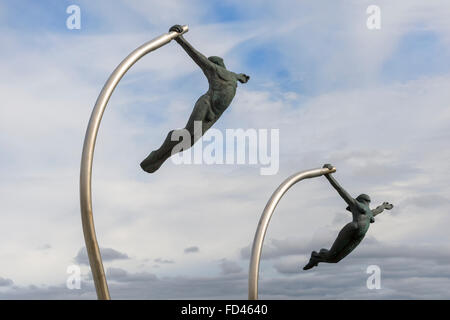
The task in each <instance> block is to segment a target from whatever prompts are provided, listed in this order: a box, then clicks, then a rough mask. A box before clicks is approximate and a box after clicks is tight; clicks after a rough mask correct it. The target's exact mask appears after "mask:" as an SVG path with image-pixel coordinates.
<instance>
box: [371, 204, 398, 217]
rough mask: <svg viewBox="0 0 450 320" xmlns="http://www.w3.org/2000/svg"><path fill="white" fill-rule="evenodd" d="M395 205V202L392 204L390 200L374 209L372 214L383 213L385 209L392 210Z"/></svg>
mask: <svg viewBox="0 0 450 320" xmlns="http://www.w3.org/2000/svg"><path fill="white" fill-rule="evenodd" d="M393 207H394V205H393V204H390V203H389V202H383V204H381V205H379V206H378V207H376V208H375V209H373V210H372V214H373V216H374V217H375V216H376V215H379V214H380V213H382V212H383V211H384V210H391V209H392V208H393Z"/></svg>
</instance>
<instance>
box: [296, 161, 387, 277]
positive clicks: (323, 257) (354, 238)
mask: <svg viewBox="0 0 450 320" xmlns="http://www.w3.org/2000/svg"><path fill="white" fill-rule="evenodd" d="M323 167H324V168H329V169H331V168H333V166H332V165H330V164H325V165H324V166H323ZM325 177H326V178H327V179H328V181H330V183H331V185H332V186H333V187H334V188H335V189H336V191H337V192H338V193H339V195H340V196H341V197H342V198H343V199H344V201H345V202H346V203H347V204H348V207H347V210H348V211H350V212H351V213H352V215H353V221H352V222H350V223H347V224H346V225H345V226H344V227H343V228H342V230H341V231H340V232H339V235H338V237H337V238H336V240H335V241H334V243H333V245H332V246H331V248H330V249H329V250H328V249H320V251H319V252H316V251H313V252H312V253H311V258H310V259H309V262H308V264H307V265H306V266H305V267H304V268H303V270H308V269H311V268H313V267H316V266H317V265H318V264H319V263H320V262H327V263H337V262H339V261H341V260H342V259H343V258H345V257H346V256H347V255H348V254H349V253H350V252H352V251H353V250H354V249H355V248H356V247H357V246H358V245H359V243H360V242H361V241H362V239H363V238H364V236H365V235H366V232H367V230H369V226H370V224H371V223H373V222H375V218H374V217H375V216H376V215H378V214H380V213H382V212H383V211H384V210H391V209H392V208H393V207H394V206H393V205H392V204H390V203H388V202H384V203H383V204H381V205H379V206H378V207H376V208H375V209H373V210H371V209H370V208H369V204H370V197H369V196H368V195H367V194H360V195H359V196H358V197H356V199H354V198H352V197H351V196H350V194H349V193H348V192H347V191H345V190H344V188H342V187H341V186H340V185H339V184H338V182H337V181H336V180H335V179H334V178H333V176H332V175H331V174H325Z"/></svg>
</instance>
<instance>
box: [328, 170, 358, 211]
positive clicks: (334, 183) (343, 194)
mask: <svg viewBox="0 0 450 320" xmlns="http://www.w3.org/2000/svg"><path fill="white" fill-rule="evenodd" d="M323 167H324V168H329V169H331V168H333V166H332V165H330V164H326V165H324V166H323ZM325 178H327V180H328V181H329V182H330V184H331V185H332V186H333V188H335V189H336V191H337V192H338V193H339V195H340V196H341V197H342V199H344V201H345V202H347V204H348V205H349V206H353V205H355V199H353V197H352V196H351V195H350V194H349V193H348V192H347V191H345V189H344V188H342V187H341V185H340V184H339V183H338V182H337V181H336V179H334V177H333V176H332V175H331V173H328V174H326V175H325Z"/></svg>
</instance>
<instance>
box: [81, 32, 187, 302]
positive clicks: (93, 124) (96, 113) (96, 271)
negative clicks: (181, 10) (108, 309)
mask: <svg viewBox="0 0 450 320" xmlns="http://www.w3.org/2000/svg"><path fill="white" fill-rule="evenodd" d="M187 31H188V26H183V32H182V33H177V32H175V31H172V32H169V33H165V34H163V35H161V36H159V37H157V38H155V39H153V40H150V41H149V42H146V43H144V44H143V45H142V46H140V47H139V48H137V49H136V50H134V51H133V52H131V53H130V54H129V55H128V56H127V57H126V58H125V59H124V60H123V61H122V62H121V63H120V64H119V65H118V66H117V68H116V69H115V70H114V71H113V73H112V74H111V75H110V76H109V78H108V81H106V83H105V85H104V86H103V89H102V91H101V92H100V95H99V96H98V98H97V101H96V102H95V106H94V110H93V111H92V114H91V118H90V120H89V124H88V128H87V130H86V136H85V138H84V144H83V154H82V157H81V169H80V205H81V221H82V224H83V233H84V240H85V242H86V249H87V254H88V257H89V263H90V265H91V271H92V276H93V279H94V283H95V290H96V291H97V297H98V299H100V300H109V299H110V295H109V290H108V284H107V282H106V277H105V271H104V269H103V263H102V257H101V254H100V250H99V247H98V243H97V236H96V235H95V228H94V218H93V215H92V191H91V180H92V160H93V158H94V148H95V141H96V139H97V133H98V129H99V126H100V121H101V120H102V116H103V112H104V111H105V108H106V105H107V103H108V101H109V98H110V97H111V94H112V93H113V91H114V88H115V87H116V86H117V84H118V83H119V81H120V79H122V77H123V75H124V74H125V73H126V72H127V71H128V69H130V68H131V66H132V65H133V64H135V63H136V62H137V61H138V60H139V59H140V58H142V57H143V56H145V55H146V54H147V53H149V52H151V51H153V50H156V49H158V48H160V47H162V46H163V45H165V44H167V43H169V42H170V41H171V40H173V39H175V38H176V37H178V36H179V35H180V34H183V33H185V32H187Z"/></svg>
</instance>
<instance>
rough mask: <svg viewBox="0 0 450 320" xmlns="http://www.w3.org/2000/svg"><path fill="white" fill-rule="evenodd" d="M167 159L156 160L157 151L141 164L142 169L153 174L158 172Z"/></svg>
mask: <svg viewBox="0 0 450 320" xmlns="http://www.w3.org/2000/svg"><path fill="white" fill-rule="evenodd" d="M164 161H166V159H164V158H163V159H156V151H152V152H151V153H150V155H149V156H148V157H147V158H145V160H144V161H142V162H141V168H142V170H144V171H145V172H148V173H153V172H155V171H156V170H158V169H159V168H160V167H161V166H162V164H163V163H164Z"/></svg>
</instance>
